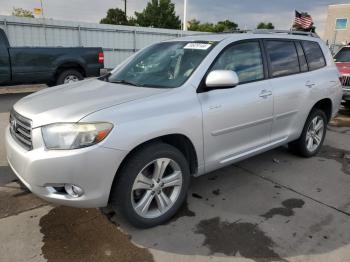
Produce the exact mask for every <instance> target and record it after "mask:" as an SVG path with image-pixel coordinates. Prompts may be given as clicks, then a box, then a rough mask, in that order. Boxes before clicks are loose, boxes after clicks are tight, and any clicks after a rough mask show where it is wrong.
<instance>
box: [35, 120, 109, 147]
mask: <svg viewBox="0 0 350 262" xmlns="http://www.w3.org/2000/svg"><path fill="white" fill-rule="evenodd" d="M112 128H113V125H112V124H111V123H74V124H52V125H47V126H44V127H42V129H41V132H42V135H43V139H44V143H45V146H46V148H47V149H64V150H68V149H77V148H82V147H88V146H92V145H95V144H97V143H99V142H101V141H102V140H103V139H105V138H106V136H107V135H108V134H109V132H110V131H111V130H112Z"/></svg>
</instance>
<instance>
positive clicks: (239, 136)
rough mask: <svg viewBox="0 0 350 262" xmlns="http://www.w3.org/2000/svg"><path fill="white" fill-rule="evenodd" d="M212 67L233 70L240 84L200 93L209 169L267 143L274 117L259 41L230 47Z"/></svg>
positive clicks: (205, 151)
mask: <svg viewBox="0 0 350 262" xmlns="http://www.w3.org/2000/svg"><path fill="white" fill-rule="evenodd" d="M210 70H211V71H212V70H233V71H235V72H236V73H237V75H238V77H239V81H240V84H239V85H238V86H236V87H234V88H228V89H216V90H211V91H207V92H203V93H199V94H198V98H199V101H200V103H201V106H202V112H203V130H204V131H203V132H204V155H205V160H206V167H207V171H211V170H213V169H216V168H218V167H220V166H221V165H226V164H228V163H231V162H233V161H235V160H237V159H240V158H241V157H243V156H245V155H247V154H249V153H250V152H254V151H255V150H258V149H259V148H261V147H263V146H264V145H267V144H268V143H269V142H270V132H271V126H272V120H273V96H272V91H271V88H270V86H269V81H268V80H265V73H264V71H265V70H264V63H263V58H262V53H261V47H260V43H259V41H253V40H252V41H245V42H240V43H237V44H233V45H232V46H229V47H227V48H226V49H225V50H224V51H223V52H222V53H221V55H220V56H219V58H218V59H217V61H216V62H215V64H214V65H213V67H212V68H211V69H210Z"/></svg>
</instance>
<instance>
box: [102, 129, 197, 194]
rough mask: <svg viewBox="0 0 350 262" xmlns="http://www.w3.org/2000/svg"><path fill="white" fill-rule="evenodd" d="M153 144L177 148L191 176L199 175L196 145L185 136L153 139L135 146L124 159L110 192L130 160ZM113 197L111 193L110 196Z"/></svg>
mask: <svg viewBox="0 0 350 262" xmlns="http://www.w3.org/2000/svg"><path fill="white" fill-rule="evenodd" d="M153 143H166V144H169V145H172V146H174V147H175V148H177V149H178V150H179V151H180V152H181V153H182V154H183V155H184V156H185V158H186V160H187V162H188V164H189V168H190V172H191V175H192V176H193V175H194V174H196V173H197V171H198V156H197V152H196V149H195V147H194V144H193V143H192V141H191V140H190V139H189V138H188V137H187V136H185V135H183V134H168V135H163V136H159V137H155V138H152V139H150V140H147V141H144V142H142V143H141V144H139V145H137V146H135V147H134V148H133V149H132V150H131V151H130V152H129V153H128V154H127V155H126V156H125V157H124V159H123V161H122V162H121V164H120V165H119V167H118V170H117V171H116V174H115V176H114V179H113V183H112V185H111V189H110V192H111V190H112V188H113V187H114V185H115V184H117V183H118V174H119V173H120V171H121V170H122V169H123V168H124V167H125V165H126V163H127V162H128V160H129V159H130V158H131V157H132V156H133V155H134V154H135V153H136V152H137V151H138V150H140V149H141V148H142V147H144V146H147V145H150V144H153ZM109 195H110V196H111V193H110V194H109Z"/></svg>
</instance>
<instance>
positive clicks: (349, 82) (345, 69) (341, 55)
mask: <svg viewBox="0 0 350 262" xmlns="http://www.w3.org/2000/svg"><path fill="white" fill-rule="evenodd" d="M334 61H335V63H336V65H337V67H338V70H339V72H340V74H341V81H342V84H343V89H344V96H343V98H344V100H345V101H346V105H347V106H348V107H349V106H350V46H344V47H343V48H342V49H340V51H339V52H338V53H337V54H336V55H335V56H334Z"/></svg>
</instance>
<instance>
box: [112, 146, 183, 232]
mask: <svg viewBox="0 0 350 262" xmlns="http://www.w3.org/2000/svg"><path fill="white" fill-rule="evenodd" d="M155 161H156V162H155ZM167 161H170V162H169V163H168V164H167V166H166V168H165V169H164V175H163V176H162V180H160V181H157V179H156V175H155V174H158V173H157V172H156V169H155V167H156V165H157V163H158V166H162V165H163V164H166V163H167ZM160 170H162V168H160ZM141 171H142V174H141ZM179 171H180V173H178V172H179ZM159 173H162V172H159ZM170 177H173V178H177V179H176V180H175V179H174V180H173V183H176V184H177V185H176V186H173V187H170V186H169V185H171V184H169V182H170V181H171V180H170V179H169V178H170ZM140 179H142V183H141V182H139V181H140ZM117 180H118V181H117V183H114V185H113V187H112V190H111V198H110V205H111V207H112V208H113V209H114V210H115V211H116V212H117V213H121V214H122V215H123V216H124V217H125V218H126V219H127V221H128V222H129V223H130V224H132V225H133V226H135V227H138V228H150V227H154V226H157V225H161V224H163V223H164V222H166V221H168V220H169V219H170V218H171V217H173V216H174V215H175V213H176V212H177V211H178V209H179V208H180V207H181V205H182V204H183V202H184V201H185V199H186V197H187V191H188V187H189V184H190V170H189V164H188V162H187V160H186V158H185V157H184V155H183V154H182V153H181V152H180V151H179V150H178V149H177V148H175V147H173V146H171V145H168V144H164V143H153V144H149V145H146V146H144V147H142V148H141V149H139V150H138V151H137V152H136V153H134V154H133V155H132V156H131V157H130V158H129V159H128V160H127V162H126V164H125V165H123V167H122V169H121V170H120V172H118V177H117ZM180 180H181V182H180ZM144 181H146V182H147V183H145V182H144ZM162 185H163V186H164V187H162ZM166 185H168V187H167V186H166ZM139 188H142V189H139ZM164 195H165V196H166V198H163V197H164ZM145 199H147V200H149V201H146V200H145ZM162 199H167V200H170V201H171V202H167V201H165V200H164V201H163V200H162ZM143 203H150V204H149V205H147V204H145V205H143ZM168 203H169V204H168ZM162 204H163V205H162ZM167 204H168V205H167ZM147 206H148V208H147ZM161 210H162V211H161Z"/></svg>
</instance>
